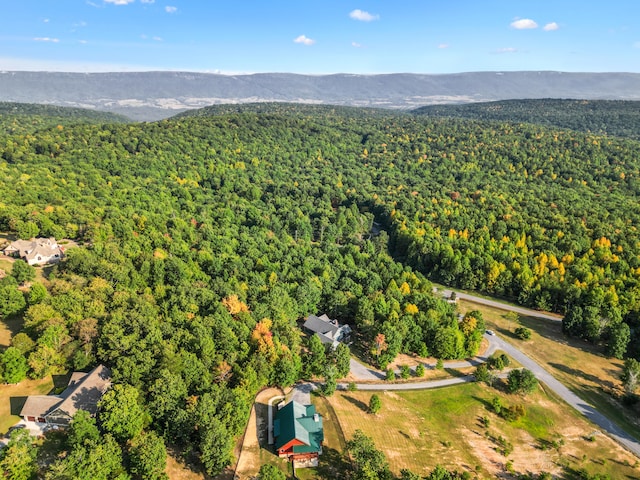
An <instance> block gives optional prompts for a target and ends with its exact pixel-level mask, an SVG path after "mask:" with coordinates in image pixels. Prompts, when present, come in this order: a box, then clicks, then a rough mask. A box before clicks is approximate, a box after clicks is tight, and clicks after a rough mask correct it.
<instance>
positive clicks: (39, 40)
mask: <svg viewBox="0 0 640 480" xmlns="http://www.w3.org/2000/svg"><path fill="white" fill-rule="evenodd" d="M33 40H34V41H36V42H51V43H58V42H59V41H60V39H58V38H50V37H36V38H34V39H33Z"/></svg>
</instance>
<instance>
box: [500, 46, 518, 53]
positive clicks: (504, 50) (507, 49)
mask: <svg viewBox="0 0 640 480" xmlns="http://www.w3.org/2000/svg"><path fill="white" fill-rule="evenodd" d="M517 51H518V49H517V48H513V47H505V48H499V49H498V50H496V53H516V52H517Z"/></svg>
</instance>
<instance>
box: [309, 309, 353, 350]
mask: <svg viewBox="0 0 640 480" xmlns="http://www.w3.org/2000/svg"><path fill="white" fill-rule="evenodd" d="M303 326H304V328H305V330H307V331H308V332H309V333H311V334H314V333H317V334H318V336H319V337H320V340H321V341H322V343H324V344H329V345H331V346H332V347H333V348H336V347H337V346H338V344H339V343H347V342H349V340H350V337H351V327H350V326H349V325H347V324H344V325H340V324H339V323H338V321H337V320H332V319H330V318H329V317H328V316H327V315H326V314H323V315H320V316H319V317H317V316H315V315H309V316H308V317H307V320H306V321H305V322H304V325H303Z"/></svg>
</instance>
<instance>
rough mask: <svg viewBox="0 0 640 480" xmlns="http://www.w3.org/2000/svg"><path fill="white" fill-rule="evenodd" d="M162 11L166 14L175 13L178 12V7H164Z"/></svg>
mask: <svg viewBox="0 0 640 480" xmlns="http://www.w3.org/2000/svg"><path fill="white" fill-rule="evenodd" d="M164 11H165V12H167V13H176V12H177V11H178V7H171V6H166V7H164Z"/></svg>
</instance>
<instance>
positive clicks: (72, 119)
mask: <svg viewBox="0 0 640 480" xmlns="http://www.w3.org/2000/svg"><path fill="white" fill-rule="evenodd" d="M128 121H130V120H129V119H127V118H126V117H124V116H123V115H117V114H115V113H108V112H99V111H96V110H87V109H82V108H67V107H58V106H55V105H35V104H32V103H12V102H0V135H6V134H20V135H25V134H27V133H33V132H36V131H38V130H42V129H46V128H50V127H57V126H58V125H60V126H68V125H78V124H86V123H126V122H128Z"/></svg>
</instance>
